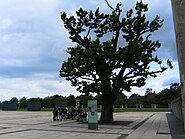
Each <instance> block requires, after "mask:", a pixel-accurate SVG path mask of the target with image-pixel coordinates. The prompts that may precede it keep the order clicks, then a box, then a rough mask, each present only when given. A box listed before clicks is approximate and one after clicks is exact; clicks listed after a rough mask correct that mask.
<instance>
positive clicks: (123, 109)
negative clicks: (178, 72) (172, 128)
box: [17, 108, 171, 112]
mask: <svg viewBox="0 0 185 139" xmlns="http://www.w3.org/2000/svg"><path fill="white" fill-rule="evenodd" d="M69 110H70V109H69ZM83 110H84V111H86V112H87V111H88V109H87V108H84V109H83ZM17 111H27V108H21V109H17ZM41 111H51V112H52V111H53V108H41ZM170 111H171V110H170V108H156V109H152V108H114V112H170ZM98 112H101V109H100V108H98Z"/></svg>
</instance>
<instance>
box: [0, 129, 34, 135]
mask: <svg viewBox="0 0 185 139" xmlns="http://www.w3.org/2000/svg"><path fill="white" fill-rule="evenodd" d="M30 130H32V129H23V130H16V131H9V132H4V133H0V136H1V135H5V134H13V133H19V132H25V131H30Z"/></svg>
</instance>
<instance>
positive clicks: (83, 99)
mask: <svg viewBox="0 0 185 139" xmlns="http://www.w3.org/2000/svg"><path fill="white" fill-rule="evenodd" d="M180 93H181V91H180V84H178V83H174V84H171V86H170V88H169V89H164V90H162V91H161V92H159V93H155V91H152V88H147V89H146V92H145V95H144V96H141V95H139V94H136V93H133V94H132V95H131V96H130V97H129V98H127V96H126V95H124V94H123V93H121V94H118V97H117V100H116V101H115V103H114V105H116V106H121V105H122V106H123V105H128V106H135V105H136V104H138V105H139V104H141V105H142V106H145V107H146V106H149V107H150V106H151V105H152V104H156V105H157V106H161V107H168V105H169V104H170V103H171V101H172V100H173V99H174V98H175V97H176V96H178V95H179V94H180ZM101 97H102V96H101V95H97V96H95V97H93V96H92V95H80V96H77V97H75V96H74V95H72V94H71V95H69V96H67V97H66V96H61V95H53V96H48V97H45V98H40V97H38V98H29V99H27V98H26V97H23V98H21V99H17V98H16V97H13V98H12V99H11V100H10V101H4V102H14V103H16V104H17V108H27V107H28V102H40V103H41V107H42V108H53V107H54V105H55V104H56V103H60V102H67V106H68V107H72V106H73V107H74V106H75V104H76V99H79V100H80V105H81V106H83V107H87V101H88V100H91V99H96V100H98V105H101V104H102V98H101ZM4 102H2V103H4Z"/></svg>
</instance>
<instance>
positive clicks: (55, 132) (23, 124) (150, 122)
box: [0, 111, 185, 139]
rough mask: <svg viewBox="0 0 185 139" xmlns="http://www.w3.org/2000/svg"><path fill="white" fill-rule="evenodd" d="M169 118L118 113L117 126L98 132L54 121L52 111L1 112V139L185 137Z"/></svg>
mask: <svg viewBox="0 0 185 139" xmlns="http://www.w3.org/2000/svg"><path fill="white" fill-rule="evenodd" d="M169 116H172V115H171V113H155V112H138V113H137V112H125V113H115V114H114V119H115V121H117V122H116V123H117V124H114V125H108V124H106V125H105V124H104V125H103V124H99V126H98V128H99V129H98V130H88V125H87V124H86V123H78V122H76V121H75V120H65V121H52V113H51V112H19V111H18V112H17V111H0V139H33V138H34V139H87V138H88V139H103V138H105V139H178V138H177V137H184V138H185V136H184V133H182V132H183V131H182V132H181V133H177V132H174V129H173V131H172V130H171V129H170V126H169V119H170V118H169ZM173 119H174V117H171V121H173ZM123 121H124V122H123ZM175 123H177V122H176V121H175ZM172 124H173V122H172ZM176 127H180V126H179V125H176ZM174 128H175V127H174ZM180 128H181V127H180ZM172 133H173V134H172ZM175 134H176V135H175ZM178 134H179V135H178Z"/></svg>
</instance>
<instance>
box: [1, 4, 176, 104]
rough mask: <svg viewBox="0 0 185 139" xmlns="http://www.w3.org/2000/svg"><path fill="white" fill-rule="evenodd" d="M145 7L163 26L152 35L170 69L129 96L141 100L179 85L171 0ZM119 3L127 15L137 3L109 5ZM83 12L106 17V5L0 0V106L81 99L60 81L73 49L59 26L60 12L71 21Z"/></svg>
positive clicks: (151, 17) (66, 84)
mask: <svg viewBox="0 0 185 139" xmlns="http://www.w3.org/2000/svg"><path fill="white" fill-rule="evenodd" d="M143 1H144V2H145V3H148V4H149V12H148V13H147V17H148V19H153V18H154V17H155V16H156V15H159V16H160V17H161V18H162V19H164V26H163V27H162V29H160V30H159V31H158V32H157V33H155V34H154V36H153V38H154V39H159V40H160V42H161V43H162V47H161V48H160V49H159V50H158V55H159V57H160V58H161V59H164V60H165V59H167V58H170V59H171V60H172V61H173V67H174V68H173V69H169V70H167V71H166V72H164V73H163V74H161V75H159V76H158V77H157V78H155V79H151V78H150V79H148V80H147V84H146V85H145V86H144V87H142V88H139V89H138V88H134V89H133V91H132V92H131V93H125V94H126V95H128V96H130V95H131V94H132V93H138V94H141V95H143V94H144V93H145V90H146V88H152V89H153V91H156V92H159V91H161V90H163V89H164V88H168V87H169V85H170V84H171V83H175V82H179V71H178V61H177V52H176V46H175V35H174V26H173V17H172V9H171V0H155V1H152V0H143ZM117 2H119V3H121V4H122V7H123V16H124V13H125V11H127V10H128V9H130V8H134V5H135V3H136V0H109V3H110V4H111V5H112V6H113V7H114V6H115V5H116V3H117ZM80 7H82V8H83V9H86V10H95V9H96V8H97V7H100V9H101V11H102V12H110V9H109V8H108V7H107V5H106V3H105V1H104V0H86V1H84V0H27V1H26V0H0V101H4V100H10V99H11V98H13V97H17V98H22V97H26V98H30V97H42V98H43V97H46V96H50V95H54V94H59V95H63V96H68V95H69V94H73V95H75V96H77V95H79V93H78V92H76V91H75V88H74V87H71V85H70V82H66V81H65V79H64V78H61V77H60V76H59V70H60V66H61V64H62V62H63V61H64V60H66V58H67V56H68V55H67V54H66V52H65V51H66V48H67V47H69V46H74V44H73V43H71V42H70V40H69V39H68V33H67V31H66V30H65V29H64V27H63V24H62V21H61V20H60V12H63V11H65V12H66V13H67V14H69V15H73V14H75V11H76V10H77V9H79V8H80Z"/></svg>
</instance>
